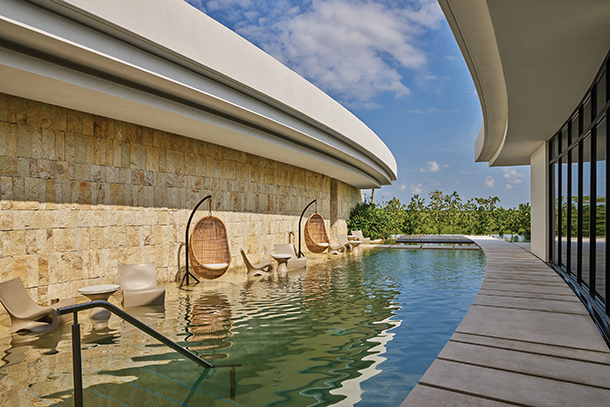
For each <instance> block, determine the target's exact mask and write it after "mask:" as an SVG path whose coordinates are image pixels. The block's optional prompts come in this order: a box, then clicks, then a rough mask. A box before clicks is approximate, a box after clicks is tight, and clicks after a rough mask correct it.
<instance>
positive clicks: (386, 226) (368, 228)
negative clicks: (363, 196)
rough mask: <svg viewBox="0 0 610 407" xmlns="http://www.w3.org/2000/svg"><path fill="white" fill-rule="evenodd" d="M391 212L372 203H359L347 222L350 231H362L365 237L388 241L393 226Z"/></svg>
mask: <svg viewBox="0 0 610 407" xmlns="http://www.w3.org/2000/svg"><path fill="white" fill-rule="evenodd" d="M392 224H393V223H392V221H391V220H390V212H389V211H385V210H384V208H383V207H381V206H379V205H377V204H375V203H372V202H361V203H358V204H357V205H356V206H355V207H354V208H353V209H352V211H351V212H350V216H349V219H348V221H347V228H348V229H349V230H362V234H363V235H364V237H370V238H371V239H388V238H389V237H390V228H391V226H392Z"/></svg>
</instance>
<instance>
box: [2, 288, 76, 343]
mask: <svg viewBox="0 0 610 407" xmlns="http://www.w3.org/2000/svg"><path fill="white" fill-rule="evenodd" d="M0 302H2V305H4V308H6V311H7V312H8V314H9V315H10V317H11V328H10V332H11V333H13V332H33V333H46V332H53V331H55V329H56V328H57V326H58V325H60V324H63V323H65V322H68V321H70V320H71V319H72V314H68V315H64V316H62V317H60V316H59V315H58V314H57V308H61V307H66V306H68V305H74V304H76V300H74V299H68V300H63V301H60V302H58V303H56V304H53V305H51V306H49V307H41V306H40V305H38V304H36V303H35V302H34V300H32V297H30V295H29V294H28V292H27V291H26V290H25V287H24V286H23V282H22V281H21V278H20V277H16V278H13V279H12V280H9V281H5V282H3V283H0Z"/></svg>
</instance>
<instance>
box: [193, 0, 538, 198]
mask: <svg viewBox="0 0 610 407" xmlns="http://www.w3.org/2000/svg"><path fill="white" fill-rule="evenodd" d="M186 1H187V2H188V3H190V4H191V5H193V6H195V7H196V8H198V9H199V10H201V11H202V12H204V13H206V14H207V15H209V16H210V17H212V18H213V19H215V20H216V21H218V22H220V23H221V24H223V25H225V26H226V27H228V28H229V29H231V30H233V31H235V32H236V33H237V34H239V35H241V36H242V37H244V38H245V39H247V40H248V41H250V42H252V43H253V44H254V45H256V46H258V47H260V48H261V49H263V50H264V51H266V52H267V53H269V54H270V55H272V56H273V57H275V58H276V59H278V60H279V61H281V62H282V63H284V64H285V65H286V66H288V67H289V68H291V69H292V70H294V71H296V72H297V73H299V74H300V75H301V76H303V77H305V78H306V79H307V80H309V81H310V82H312V83H313V84H315V85H316V86H317V87H319V88H320V89H322V90H323V91H324V92H326V93H327V94H329V95H330V96H331V97H333V98H334V99H335V100H337V101H338V102H339V103H341V104H342V105H343V106H345V107H346V108H347V109H349V110H350V111H351V112H352V113H353V114H354V115H356V116H357V117H358V118H359V119H360V120H362V121H363V122H364V123H365V124H366V125H367V126H368V127H370V128H371V129H372V130H373V131H374V132H375V133H376V134H377V135H378V136H379V137H380V138H381V139H382V140H383V142H384V143H385V144H386V145H387V146H388V147H389V149H390V151H392V153H393V154H394V157H395V158H396V163H397V166H398V177H397V180H396V181H394V182H392V185H387V186H383V187H382V188H381V189H378V190H375V202H379V201H381V200H383V201H388V200H390V199H391V198H392V197H396V198H399V199H400V200H401V202H403V203H405V204H408V203H409V201H410V200H411V197H412V196H413V195H414V194H419V196H420V197H424V198H426V201H427V199H428V197H429V193H430V192H431V191H433V190H440V191H443V192H444V193H448V194H451V193H452V192H453V191H457V192H458V194H459V195H460V196H461V198H462V200H464V201H466V200H467V199H470V198H474V197H488V196H497V197H499V198H500V205H501V206H503V207H505V208H509V207H516V206H518V205H519V203H523V202H529V194H530V189H529V188H530V185H529V183H530V173H529V166H521V167H489V166H488V164H487V163H475V162H474V143H475V140H476V138H477V135H478V133H479V130H480V127H481V121H482V114H481V107H480V104H479V99H478V97H477V93H476V89H475V87H474V85H473V82H472V78H471V76H470V73H469V71H468V68H467V67H466V64H465V62H464V59H463V57H462V54H461V52H460V50H459V48H458V46H457V44H456V42H455V39H454V37H453V34H452V33H451V30H450V28H449V26H448V24H447V22H446V20H445V17H444V15H443V13H442V11H441V9H440V7H439V5H438V4H437V2H436V0H375V1H373V0H300V1H299V0H186ZM365 195H366V196H368V197H369V199H370V195H371V193H370V190H369V191H365Z"/></svg>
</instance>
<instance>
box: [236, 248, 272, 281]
mask: <svg viewBox="0 0 610 407" xmlns="http://www.w3.org/2000/svg"><path fill="white" fill-rule="evenodd" d="M240 252H241V257H243V259H244V264H245V265H246V268H247V269H248V275H249V276H266V275H270V274H273V273H274V272H275V269H276V265H275V263H273V262H272V261H271V260H265V261H262V262H260V263H256V264H252V263H250V260H248V256H246V253H244V251H243V250H242V249H240Z"/></svg>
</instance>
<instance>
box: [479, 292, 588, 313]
mask: <svg viewBox="0 0 610 407" xmlns="http://www.w3.org/2000/svg"><path fill="white" fill-rule="evenodd" d="M473 305H482V306H491V307H503V308H517V309H524V310H532V311H547V312H560V313H570V314H581V315H586V316H588V315H589V313H588V312H587V310H586V309H585V307H584V306H583V305H582V304H581V303H580V302H576V301H558V300H551V299H541V298H522V297H500V296H497V295H487V294H485V293H484V292H481V293H479V295H478V296H477V298H476V299H475V300H474V303H473Z"/></svg>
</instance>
